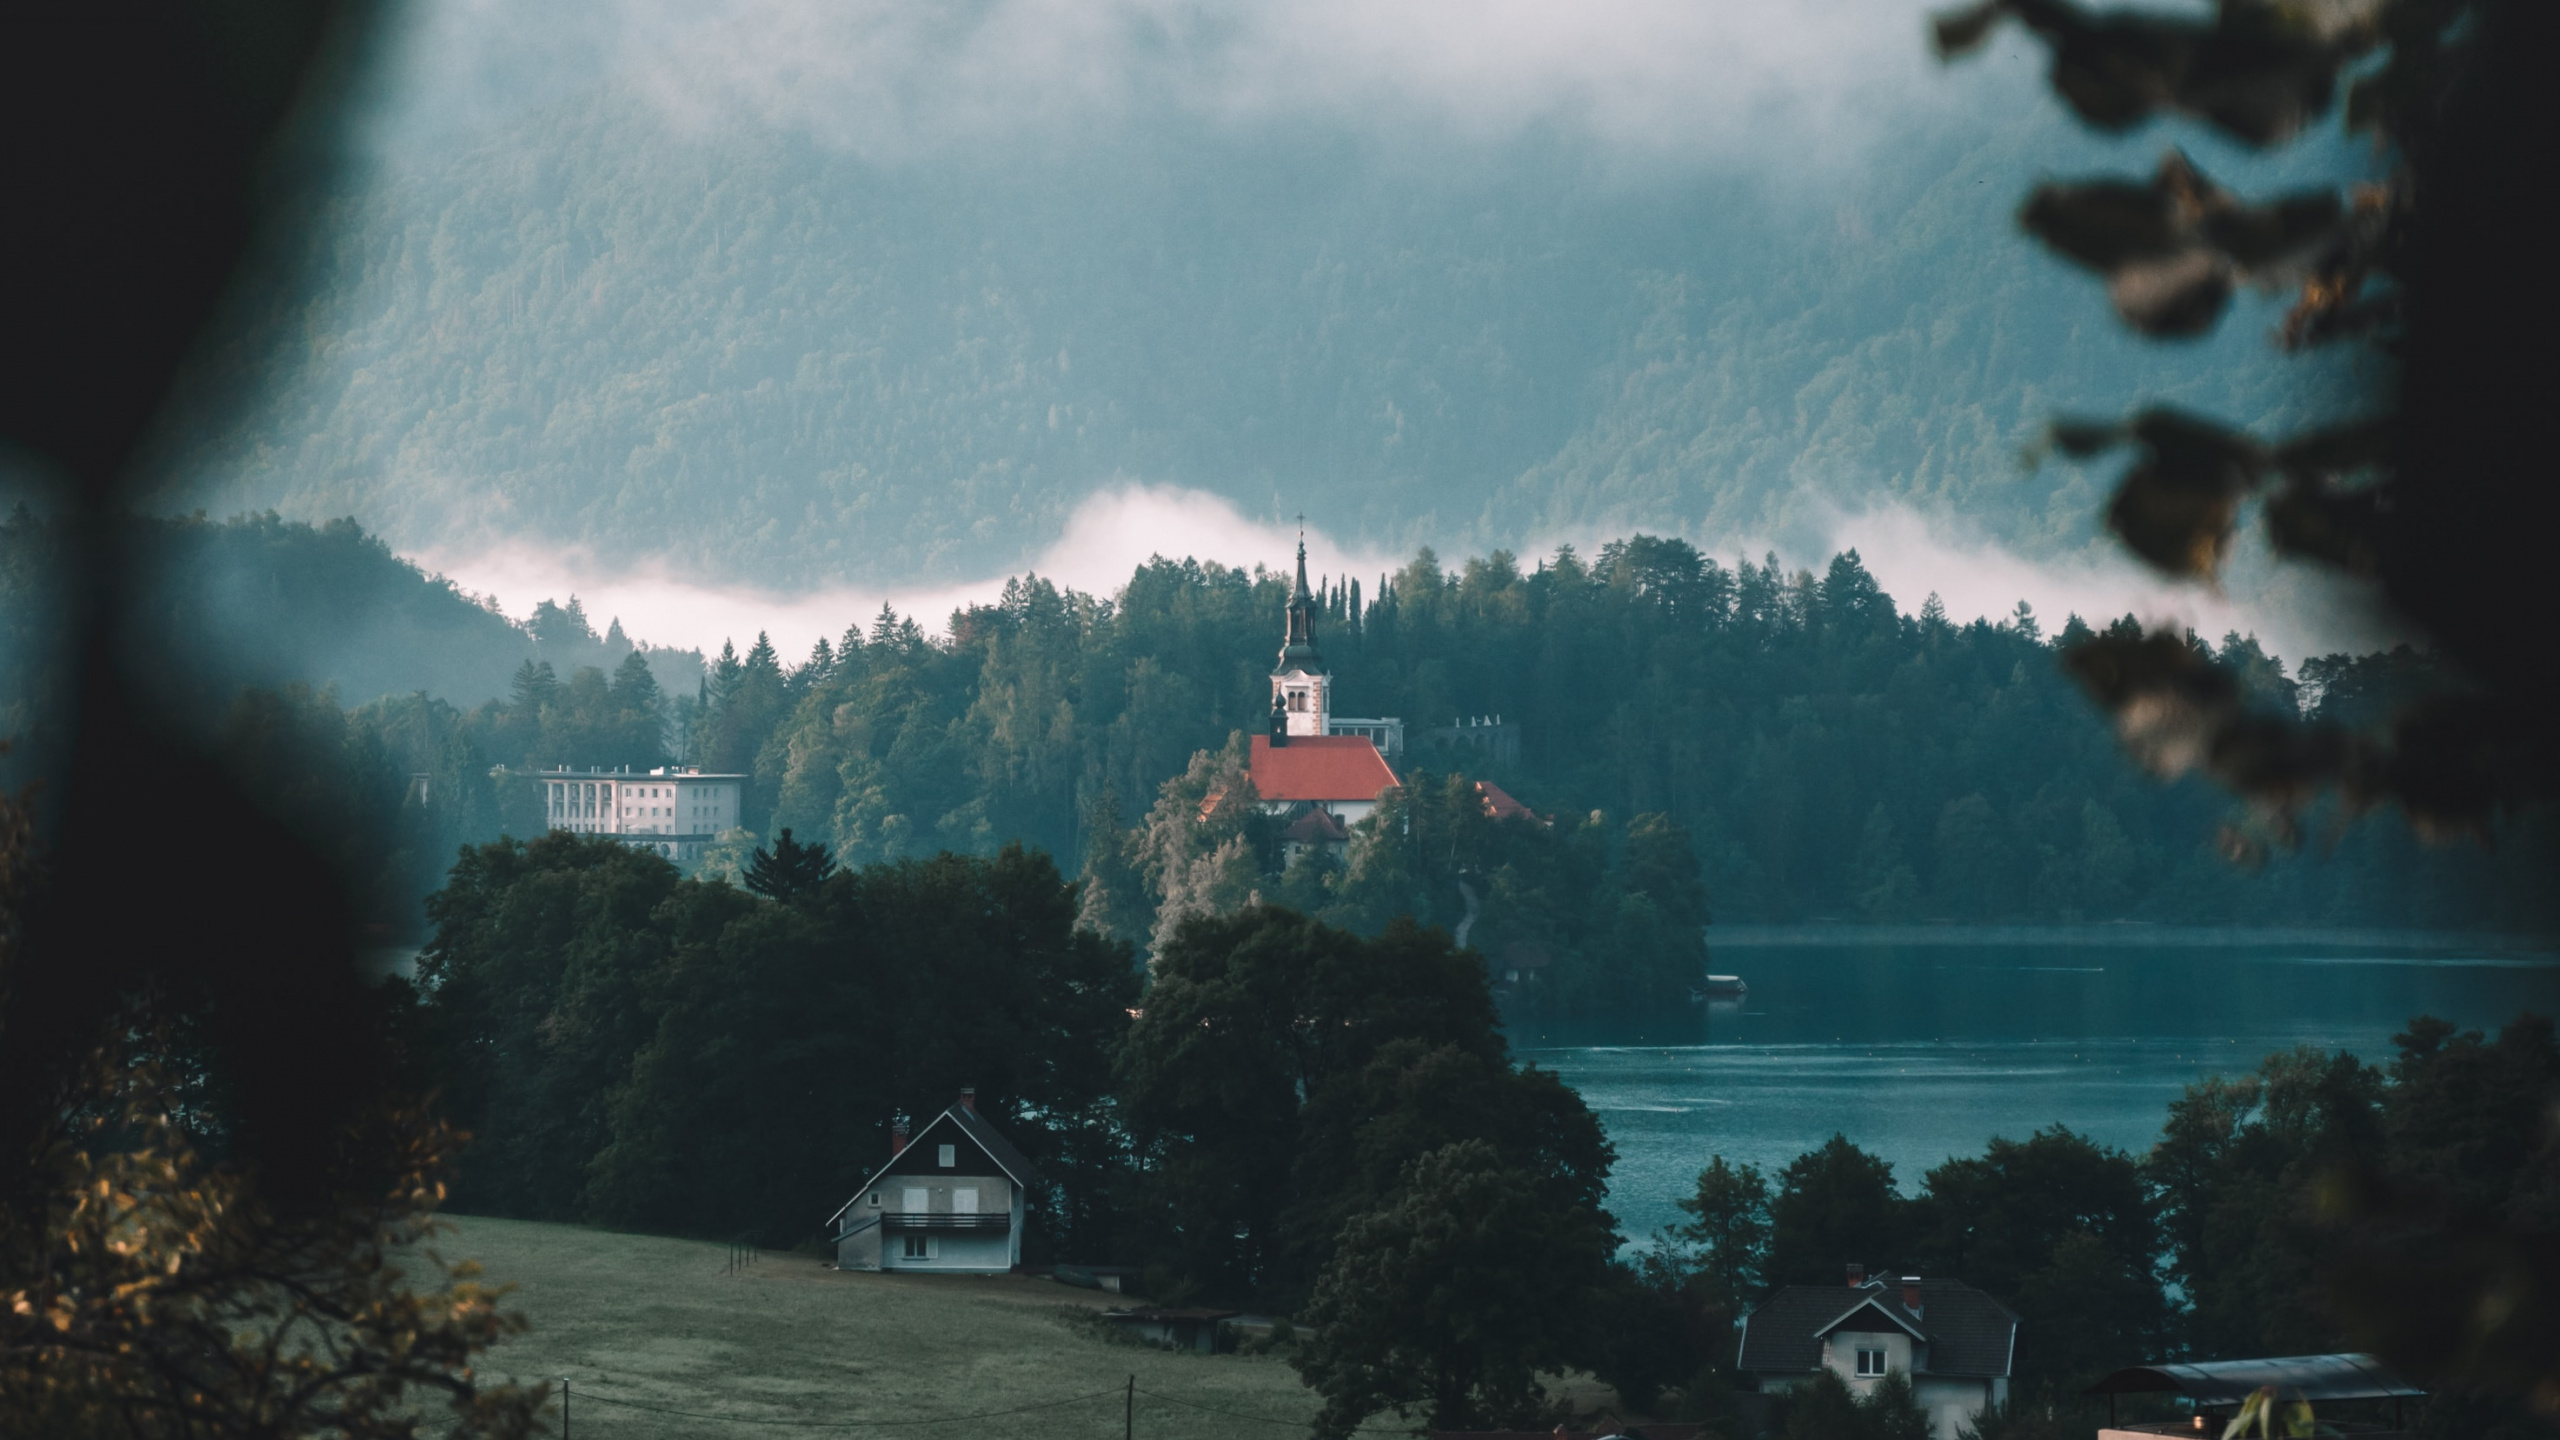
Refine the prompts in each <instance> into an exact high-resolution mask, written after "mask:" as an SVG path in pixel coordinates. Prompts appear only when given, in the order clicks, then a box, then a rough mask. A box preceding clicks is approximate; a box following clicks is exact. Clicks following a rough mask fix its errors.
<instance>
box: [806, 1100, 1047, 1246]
mask: <svg viewBox="0 0 2560 1440" xmlns="http://www.w3.org/2000/svg"><path fill="white" fill-rule="evenodd" d="M892 1133H893V1136H894V1138H893V1139H892V1140H891V1142H890V1150H889V1163H888V1164H886V1165H883V1166H881V1167H880V1169H879V1170H878V1171H876V1172H875V1173H873V1174H872V1176H871V1177H870V1178H869V1179H867V1180H865V1181H863V1182H862V1188H861V1189H860V1190H858V1191H856V1192H854V1197H853V1198H852V1199H850V1200H847V1201H846V1202H844V1205H843V1207H842V1208H840V1209H838V1210H837V1211H836V1213H835V1214H833V1215H831V1216H829V1217H828V1219H827V1224H828V1226H829V1228H831V1229H832V1230H834V1232H835V1237H836V1268H837V1269H840V1270H940V1271H945V1272H951V1273H959V1274H971V1275H1002V1274H1004V1273H1006V1272H1007V1271H1010V1270H1012V1269H1013V1268H1014V1267H1015V1266H1017V1265H1019V1264H1021V1263H1022V1224H1023V1220H1024V1218H1025V1216H1026V1215H1027V1214H1028V1203H1029V1198H1030V1187H1031V1186H1033V1185H1036V1184H1038V1183H1039V1176H1038V1174H1037V1173H1036V1172H1034V1171H1033V1170H1032V1168H1031V1162H1030V1161H1028V1160H1025V1159H1023V1158H1022V1152H1021V1151H1019V1150H1016V1149H1014V1148H1013V1142H1012V1141H1010V1140H1007V1139H1005V1138H1004V1136H1003V1135H1002V1134H1000V1133H998V1131H997V1130H996V1127H994V1126H993V1125H990V1124H988V1123H987V1121H986V1118H985V1117H984V1116H981V1115H980V1114H979V1113H978V1092H977V1091H975V1090H963V1091H961V1092H960V1099H959V1102H958V1103H957V1104H954V1105H953V1106H952V1107H951V1108H949V1109H947V1110H945V1111H943V1112H942V1113H941V1114H939V1115H937V1116H935V1117H934V1118H933V1119H932V1120H931V1121H929V1122H927V1123H926V1125H925V1127H924V1129H923V1130H922V1132H920V1133H918V1134H917V1135H916V1136H915V1137H914V1138H913V1139H912V1140H911V1139H909V1138H908V1135H907V1127H906V1126H905V1125H903V1124H901V1125H899V1126H898V1127H896V1129H895V1130H894V1131H893V1132H892Z"/></svg>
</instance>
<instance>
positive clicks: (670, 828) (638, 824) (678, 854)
mask: <svg viewBox="0 0 2560 1440" xmlns="http://www.w3.org/2000/svg"><path fill="white" fill-rule="evenodd" d="M534 778H535V779H537V780H539V781H541V782H542V803H543V815H544V818H545V821H546V823H547V824H548V825H549V827H550V828H551V829H554V830H568V831H573V832H575V833H577V834H580V835H610V836H613V837H614V838H616V839H618V840H620V841H622V842H623V843H624V844H626V845H643V846H646V847H648V848H650V849H652V850H655V851H657V852H658V853H659V854H661V855H664V856H665V857H667V858H668V859H670V860H699V859H701V858H702V848H703V847H704V846H706V845H709V844H710V843H712V842H713V841H715V840H717V839H719V838H720V832H721V831H723V830H728V829H732V828H735V827H736V826H737V825H738V823H739V820H738V806H739V803H740V801H741V800H742V799H743V798H744V795H745V786H746V783H747V777H746V776H744V775H705V774H703V773H702V772H701V771H700V770H698V769H683V768H677V767H674V766H667V767H662V768H660V769H656V770H651V771H649V772H647V773H645V774H642V773H639V772H635V771H631V770H569V769H560V770H542V771H537V772H536V773H535V776H534Z"/></svg>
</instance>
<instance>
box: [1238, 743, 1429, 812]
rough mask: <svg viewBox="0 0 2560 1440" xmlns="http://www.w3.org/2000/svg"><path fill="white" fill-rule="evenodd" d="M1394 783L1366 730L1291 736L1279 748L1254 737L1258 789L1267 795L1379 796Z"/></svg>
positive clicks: (1275, 797) (1393, 775) (1300, 797)
mask: <svg viewBox="0 0 2560 1440" xmlns="http://www.w3.org/2000/svg"><path fill="white" fill-rule="evenodd" d="M1395 783H1396V772H1394V771H1393V770H1390V769H1388V768H1387V762H1386V757H1384V756H1382V755H1380V754H1379V753H1378V747H1377V746H1376V745H1374V744H1372V743H1370V740H1369V737H1367V736H1365V735H1292V736H1290V737H1289V743H1288V744H1286V745H1283V746H1279V747H1277V748H1274V747H1273V745H1272V743H1271V737H1270V736H1268V735H1256V736H1254V737H1253V789H1254V793H1255V794H1257V795H1260V796H1261V797H1262V798H1263V799H1265V800H1277V801H1291V800H1375V799H1377V798H1378V794H1379V792H1380V791H1382V790H1387V789H1389V788H1392V787H1393V786H1394V785H1395Z"/></svg>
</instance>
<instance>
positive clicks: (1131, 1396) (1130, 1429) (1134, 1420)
mask: <svg viewBox="0 0 2560 1440" xmlns="http://www.w3.org/2000/svg"><path fill="white" fill-rule="evenodd" d="M1137 1434H1138V1377H1137V1376H1135V1375H1132V1376H1130V1377H1129V1388H1128V1390H1127V1391H1126V1392H1124V1394H1123V1396H1122V1399H1121V1403H1120V1440H1137ZM563 1440H566V1437H563Z"/></svg>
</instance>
